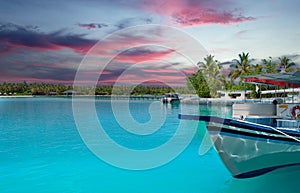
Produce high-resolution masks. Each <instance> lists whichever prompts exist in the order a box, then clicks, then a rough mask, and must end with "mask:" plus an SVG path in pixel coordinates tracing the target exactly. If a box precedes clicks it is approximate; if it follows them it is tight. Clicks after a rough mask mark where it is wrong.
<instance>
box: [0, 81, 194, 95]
mask: <svg viewBox="0 0 300 193" xmlns="http://www.w3.org/2000/svg"><path fill="white" fill-rule="evenodd" d="M68 90H75V91H76V93H77V94H79V95H103V96H108V95H133V96H138V95H153V96H159V95H164V94H166V93H172V92H179V93H181V94H188V93H191V91H190V90H189V89H187V88H185V87H176V88H171V87H167V86H156V87H154V86H144V85H143V86H136V87H133V86H96V87H92V86H80V87H75V88H74V87H73V86H71V85H69V86H68V85H63V84H50V83H30V84H28V83H27V82H26V81H24V82H22V83H6V82H4V83H2V84H0V95H64V94H65V93H64V92H65V91H68Z"/></svg>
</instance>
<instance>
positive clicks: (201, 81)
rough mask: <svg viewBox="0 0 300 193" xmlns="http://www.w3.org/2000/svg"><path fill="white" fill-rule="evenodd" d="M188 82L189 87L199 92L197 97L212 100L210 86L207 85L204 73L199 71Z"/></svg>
mask: <svg viewBox="0 0 300 193" xmlns="http://www.w3.org/2000/svg"><path fill="white" fill-rule="evenodd" d="M187 82H188V84H189V87H191V86H192V87H193V89H194V90H195V91H196V92H197V95H198V96H199V97H202V98H210V97H211V96H210V90H209V87H208V84H207V83H206V80H205V78H204V77H203V75H202V72H201V71H200V70H199V71H198V72H196V73H194V74H192V75H191V76H190V77H188V78H187Z"/></svg>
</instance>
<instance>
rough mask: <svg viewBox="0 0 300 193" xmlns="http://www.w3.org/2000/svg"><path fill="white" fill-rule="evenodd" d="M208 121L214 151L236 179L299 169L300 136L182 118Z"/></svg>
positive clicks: (292, 132) (227, 121) (253, 125)
mask: <svg viewBox="0 0 300 193" xmlns="http://www.w3.org/2000/svg"><path fill="white" fill-rule="evenodd" d="M179 118H180V119H188V120H197V121H205V122H206V124H207V129H208V131H209V134H210V136H211V139H212V141H213V143H214V146H215V149H216V151H217V152H218V154H219V156H220V158H221V159H222V161H223V163H224V165H225V166H226V167H227V169H228V170H229V171H230V172H231V174H232V176H233V177H235V178H250V177H255V176H259V175H262V174H265V173H268V172H271V171H273V170H275V169H278V168H283V167H288V166H295V165H300V132H299V131H295V130H279V129H276V128H274V127H271V126H266V125H261V124H257V123H252V122H247V121H242V120H236V119H227V118H220V117H214V116H196V115H179Z"/></svg>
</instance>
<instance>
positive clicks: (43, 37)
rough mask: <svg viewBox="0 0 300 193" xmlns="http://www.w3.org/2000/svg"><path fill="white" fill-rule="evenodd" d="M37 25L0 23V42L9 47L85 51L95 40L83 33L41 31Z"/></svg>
mask: <svg viewBox="0 0 300 193" xmlns="http://www.w3.org/2000/svg"><path fill="white" fill-rule="evenodd" d="M36 29H37V27H22V26H19V25H15V24H11V23H8V24H0V43H1V44H2V45H5V46H6V47H9V48H28V49H34V50H38V51H49V50H62V49H72V50H74V51H76V52H86V51H88V50H89V49H90V48H91V47H92V46H93V45H94V44H95V43H96V41H95V40H90V39H87V38H85V35H83V34H65V33H63V31H62V30H61V31H56V32H52V33H42V32H39V31H38V30H36Z"/></svg>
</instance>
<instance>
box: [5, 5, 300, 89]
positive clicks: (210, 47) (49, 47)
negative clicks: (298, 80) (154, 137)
mask: <svg viewBox="0 0 300 193" xmlns="http://www.w3.org/2000/svg"><path fill="white" fill-rule="evenodd" d="M299 7H300V1H298V0H262V1H258V0H253V1H240V0H178V1H176V0H174V1H172V0H151V1H146V0H85V1H79V0H69V1H58V0H52V1H44V0H41V1H33V0H27V1H24V0H9V1H5V0H0V82H4V81H6V82H21V81H24V80H26V81H28V82H53V83H66V84H71V83H72V82H73V80H74V77H75V74H76V71H77V69H78V67H79V65H80V64H81V65H87V66H85V67H84V68H85V70H86V72H85V74H86V75H87V77H89V76H100V78H99V83H102V84H112V83H115V82H118V83H130V82H143V81H161V82H167V83H170V84H174V85H180V84H183V82H184V78H185V77H184V76H186V75H189V74H190V73H192V72H193V71H194V70H195V66H194V64H195V63H196V62H198V61H203V57H204V56H205V55H206V54H212V55H214V56H215V59H217V60H219V61H220V62H224V63H225V62H230V61H232V60H233V59H235V58H238V54H239V53H241V52H249V53H250V57H251V58H253V59H257V61H259V59H262V58H268V57H269V56H272V57H273V58H274V59H276V58H278V57H281V56H288V57H289V58H291V59H292V60H293V61H295V62H296V63H297V64H300V25H299V23H300V11H299ZM152 24H161V25H163V26H169V27H172V28H168V27H167V28H163V29H161V28H160V27H157V28H155V27H150V28H149V27H147V26H148V25H150V26H152ZM143 25H146V26H145V27H143ZM134 26H138V27H136V28H135V27H134ZM157 26H159V25H157ZM128 27H131V28H128ZM176 31H180V32H183V33H185V34H186V35H187V36H190V37H191V38H194V39H195V42H197V44H199V45H200V47H201V46H202V47H203V49H202V50H199V58H195V55H197V52H198V47H197V46H196V47H195V46H193V44H192V43H190V42H188V41H187V42H185V40H184V37H181V36H183V35H182V34H181V33H178V34H177V33H176ZM99 40H100V43H98V45H96V46H95V47H93V46H94V45H95V44H96V43H97V42H98V41H99ZM170 42H171V44H170ZM166 45H172V46H174V47H168V46H167V47H166ZM92 47H93V48H94V49H92V50H90V49H91V48H92ZM187 47H189V48H188V49H191V50H192V52H193V53H192V54H191V55H192V56H189V52H186V53H184V55H185V56H183V55H182V54H183V52H181V50H180V49H181V48H184V49H185V48H187ZM178 49H179V51H178ZM89 50H90V51H89ZM204 50H205V51H206V52H203V51H204ZM88 51H89V52H88ZM187 58H191V59H192V62H191V61H189V62H187ZM84 59H85V60H84ZM90 59H93V61H95V62H94V63H93V64H92V65H91V66H88V64H86V63H87V62H89V61H90ZM108 59H112V60H111V61H110V62H109V64H106V63H105V64H104V63H103V62H104V61H106V60H108ZM191 63H193V64H191ZM93 65H98V66H97V67H96V68H95V67H93ZM99 66H102V67H101V69H102V70H101V71H100V72H99ZM87 81H89V80H88V78H87Z"/></svg>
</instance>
